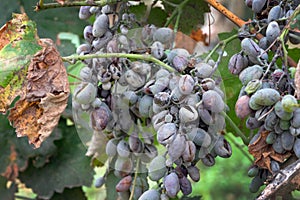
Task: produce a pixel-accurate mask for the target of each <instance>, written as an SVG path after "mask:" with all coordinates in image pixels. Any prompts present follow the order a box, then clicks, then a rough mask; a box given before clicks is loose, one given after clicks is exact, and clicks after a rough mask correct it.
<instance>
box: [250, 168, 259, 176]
mask: <svg viewBox="0 0 300 200" xmlns="http://www.w3.org/2000/svg"><path fill="white" fill-rule="evenodd" d="M258 171H259V169H258V167H257V166H256V165H254V166H252V167H251V168H250V169H249V170H248V176H249V177H255V176H257V174H258Z"/></svg>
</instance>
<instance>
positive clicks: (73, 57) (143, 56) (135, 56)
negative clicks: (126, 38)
mask: <svg viewBox="0 0 300 200" xmlns="http://www.w3.org/2000/svg"><path fill="white" fill-rule="evenodd" d="M92 58H131V59H138V60H145V61H150V62H153V63H155V64H157V65H159V66H161V67H163V68H165V69H166V70H168V71H169V72H176V70H175V69H174V68H172V67H171V66H169V65H167V64H166V63H164V62H162V61H160V60H158V59H156V58H154V57H153V56H151V55H149V54H127V53H104V54H88V55H71V56H66V57H62V60H63V61H64V62H70V63H72V62H73V61H74V60H85V59H92Z"/></svg>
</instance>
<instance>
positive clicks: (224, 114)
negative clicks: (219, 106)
mask: <svg viewBox="0 0 300 200" xmlns="http://www.w3.org/2000/svg"><path fill="white" fill-rule="evenodd" d="M221 114H222V115H223V116H224V117H225V119H226V120H227V121H228V123H229V124H230V126H231V127H232V128H233V129H234V130H235V133H236V134H237V136H239V137H240V138H242V140H243V142H244V144H246V145H248V144H249V142H250V141H249V139H248V138H247V137H246V136H245V135H244V134H243V133H242V131H241V130H240V129H239V128H238V127H237V125H236V124H235V123H234V122H233V121H232V119H231V118H230V117H229V116H228V115H227V114H226V113H225V112H224V111H222V112H221Z"/></svg>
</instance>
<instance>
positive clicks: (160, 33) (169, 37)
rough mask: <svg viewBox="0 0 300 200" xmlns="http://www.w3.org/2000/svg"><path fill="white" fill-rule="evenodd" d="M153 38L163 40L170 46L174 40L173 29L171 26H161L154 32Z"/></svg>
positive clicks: (162, 41) (163, 42)
mask: <svg viewBox="0 0 300 200" xmlns="http://www.w3.org/2000/svg"><path fill="white" fill-rule="evenodd" d="M153 40H154V41H159V42H161V43H162V44H164V45H166V47H167V48H168V47H169V46H170V45H171V43H173V40H174V33H173V30H172V29H170V28H159V29H157V30H156V31H155V32H154V34H153Z"/></svg>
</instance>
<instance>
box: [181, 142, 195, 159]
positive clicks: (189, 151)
mask: <svg viewBox="0 0 300 200" xmlns="http://www.w3.org/2000/svg"><path fill="white" fill-rule="evenodd" d="M195 154H196V146H195V144H194V143H193V142H192V141H186V146H185V149H184V151H183V153H182V159H183V161H184V162H192V161H193V160H194V159H195Z"/></svg>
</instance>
